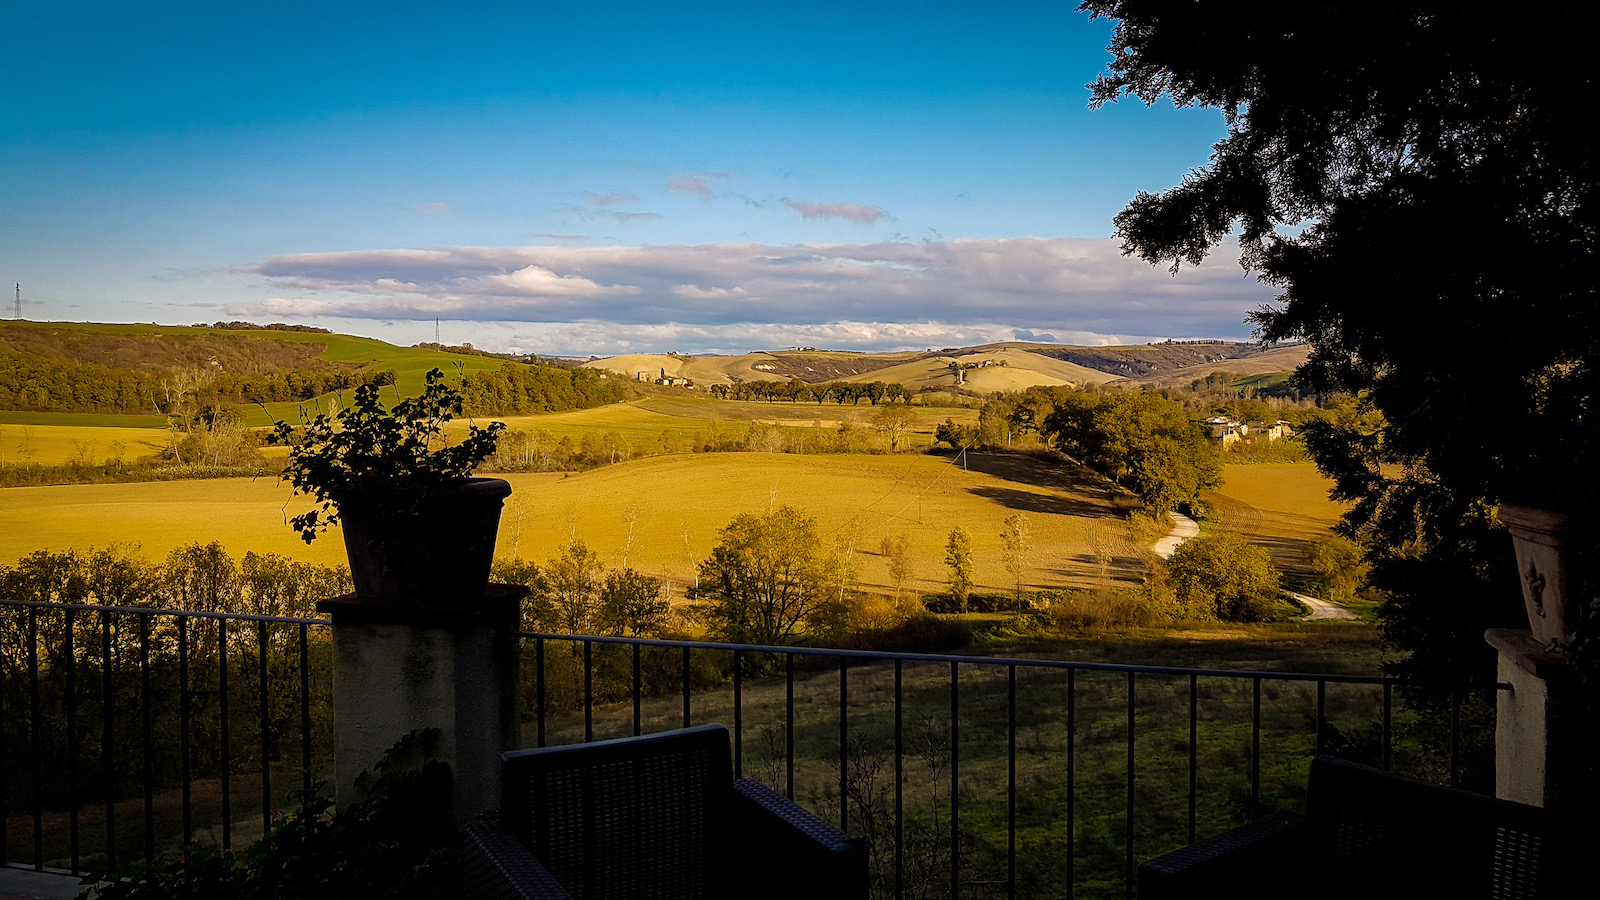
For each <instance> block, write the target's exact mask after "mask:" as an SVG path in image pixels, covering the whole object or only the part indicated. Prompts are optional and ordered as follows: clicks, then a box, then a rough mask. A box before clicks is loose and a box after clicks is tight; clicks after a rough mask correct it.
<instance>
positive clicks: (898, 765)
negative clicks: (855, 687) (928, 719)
mask: <svg viewBox="0 0 1600 900" xmlns="http://www.w3.org/2000/svg"><path fill="white" fill-rule="evenodd" d="M903 663H904V661H903V660H901V659H899V658H898V657H897V658H896V659H895V661H894V895H895V898H896V900H900V898H902V897H904V896H905V874H906V873H905V860H906V857H905V843H906V831H905V787H906V778H905V774H906V773H905V725H904V723H905V719H904V706H905V704H904V702H903V700H902V697H903V693H902V688H903V685H904V679H903V671H902V669H903Z"/></svg>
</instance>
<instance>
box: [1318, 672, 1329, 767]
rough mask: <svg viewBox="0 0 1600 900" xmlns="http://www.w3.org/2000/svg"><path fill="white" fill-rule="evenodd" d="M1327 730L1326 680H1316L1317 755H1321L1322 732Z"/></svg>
mask: <svg viewBox="0 0 1600 900" xmlns="http://www.w3.org/2000/svg"><path fill="white" fill-rule="evenodd" d="M1327 730H1328V679H1326V678H1318V679H1317V755H1318V756H1321V755H1322V754H1323V741H1324V740H1325V738H1324V737H1323V732H1325V731H1327Z"/></svg>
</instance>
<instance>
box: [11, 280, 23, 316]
mask: <svg viewBox="0 0 1600 900" xmlns="http://www.w3.org/2000/svg"><path fill="white" fill-rule="evenodd" d="M11 318H13V319H21V318H22V284H21V283H20V282H19V283H18V284H17V306H16V310H15V311H14V312H12V314H11Z"/></svg>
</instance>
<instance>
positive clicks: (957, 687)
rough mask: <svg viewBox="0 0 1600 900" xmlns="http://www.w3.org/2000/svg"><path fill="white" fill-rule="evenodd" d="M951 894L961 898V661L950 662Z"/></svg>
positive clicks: (958, 898) (956, 898) (957, 898)
mask: <svg viewBox="0 0 1600 900" xmlns="http://www.w3.org/2000/svg"><path fill="white" fill-rule="evenodd" d="M950 896H951V897H953V898H955V900H961V664H960V663H959V662H957V661H955V660H951V661H950Z"/></svg>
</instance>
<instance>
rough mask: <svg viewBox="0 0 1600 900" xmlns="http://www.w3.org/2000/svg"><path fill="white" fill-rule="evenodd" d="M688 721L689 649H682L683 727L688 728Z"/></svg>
mask: <svg viewBox="0 0 1600 900" xmlns="http://www.w3.org/2000/svg"><path fill="white" fill-rule="evenodd" d="M690 724H691V723H690V720H689V648H688V647H685V648H683V727H685V728H688V727H689V725H690Z"/></svg>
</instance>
